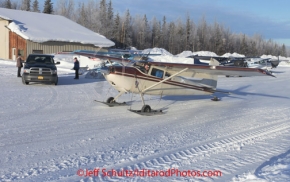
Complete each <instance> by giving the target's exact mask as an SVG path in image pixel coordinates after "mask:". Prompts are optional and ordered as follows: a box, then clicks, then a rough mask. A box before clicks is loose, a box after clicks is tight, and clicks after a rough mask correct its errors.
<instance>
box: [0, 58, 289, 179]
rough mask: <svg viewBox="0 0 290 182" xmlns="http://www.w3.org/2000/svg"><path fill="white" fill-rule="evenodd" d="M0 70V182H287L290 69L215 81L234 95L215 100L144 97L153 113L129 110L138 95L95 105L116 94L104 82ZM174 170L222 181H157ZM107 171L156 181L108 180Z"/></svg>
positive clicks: (63, 72) (62, 72)
mask: <svg viewBox="0 0 290 182" xmlns="http://www.w3.org/2000/svg"><path fill="white" fill-rule="evenodd" d="M60 66H61V65H60ZM0 69H1V72H0V81H1V95H0V100H1V105H0V115H1V117H0V131H1V132H0V181H27V182H28V181H29V182H30V181H250V180H251V181H259V182H260V181H273V180H275V181H289V179H290V112H289V110H290V94H289V90H290V84H289V83H290V81H289V78H290V68H289V67H278V68H276V69H274V75H275V76H276V78H273V77H270V76H262V77H251V78H250V77H248V78H247V77H229V78H227V77H219V80H218V89H220V90H225V91H230V92H231V94H230V95H227V94H220V93H219V94H216V95H217V96H218V97H220V98H221V101H220V102H213V101H211V100H210V99H211V98H212V96H202V97H200V96H185V97H176V96H174V97H173V96H163V97H162V98H161V99H160V97H156V96H146V97H145V99H146V103H147V104H149V105H151V107H152V108H153V109H162V110H163V111H164V112H165V114H163V115H158V116H140V115H138V114H135V113H132V112H130V111H128V109H130V108H132V109H140V108H141V100H140V98H139V96H138V95H132V94H126V95H124V96H122V97H121V98H120V101H121V102H123V101H128V106H122V107H121V106H120V107H113V108H111V107H108V106H106V105H102V104H101V103H97V102H94V100H100V101H104V100H106V99H107V98H108V97H110V96H115V95H116V94H117V92H116V91H115V90H113V89H112V88H111V87H110V86H109V84H108V83H107V82H106V81H104V80H102V79H86V78H84V76H81V77H80V80H74V79H73V77H74V73H73V72H72V70H70V69H66V68H61V69H59V72H58V73H59V84H58V85H57V86H54V85H47V84H38V83H31V84H29V85H23V84H22V82H21V79H19V78H17V77H16V72H17V69H16V67H15V62H12V61H3V60H1V61H0ZM95 169H96V170H100V171H99V173H98V175H95V174H96V173H93V172H94V170H95ZM170 169H178V170H179V171H201V173H202V172H204V171H207V172H216V171H219V172H221V173H220V174H221V175H217V176H211V177H206V176H199V177H198V176H190V175H188V174H186V175H184V176H181V175H176V174H171V175H167V176H164V175H163V176H162V171H163V172H166V171H167V170H170ZM96 170H95V171H96ZM109 170H115V171H126V170H127V171H133V172H134V171H137V170H138V171H142V170H146V171H149V170H150V171H159V175H156V176H152V175H151V176H149V175H148V173H147V175H145V176H140V175H139V176H138V175H135V176H133V177H132V176H113V177H108V176H105V177H104V176H103V175H102V174H104V173H102V171H109ZM86 174H87V176H84V175H86ZM180 174H182V173H180ZM184 174H185V173H184ZM191 174H193V173H191ZM203 174H204V175H205V174H210V173H203Z"/></svg>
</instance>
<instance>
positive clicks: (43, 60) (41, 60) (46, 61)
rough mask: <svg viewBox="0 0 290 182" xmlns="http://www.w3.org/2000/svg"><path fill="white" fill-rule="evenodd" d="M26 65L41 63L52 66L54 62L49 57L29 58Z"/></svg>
mask: <svg viewBox="0 0 290 182" xmlns="http://www.w3.org/2000/svg"><path fill="white" fill-rule="evenodd" d="M26 63H42V64H54V60H53V58H52V57H50V56H40V55H37V56H29V57H28V58H27V60H26Z"/></svg>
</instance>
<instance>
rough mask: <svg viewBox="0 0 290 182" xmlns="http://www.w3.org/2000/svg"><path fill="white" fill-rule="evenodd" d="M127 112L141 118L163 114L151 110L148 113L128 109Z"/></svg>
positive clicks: (160, 111) (159, 111)
mask: <svg viewBox="0 0 290 182" xmlns="http://www.w3.org/2000/svg"><path fill="white" fill-rule="evenodd" d="M128 111H131V112H133V113H136V114H139V115H142V116H156V115H161V114H165V113H164V112H162V110H151V111H150V112H142V111H141V110H134V109H128Z"/></svg>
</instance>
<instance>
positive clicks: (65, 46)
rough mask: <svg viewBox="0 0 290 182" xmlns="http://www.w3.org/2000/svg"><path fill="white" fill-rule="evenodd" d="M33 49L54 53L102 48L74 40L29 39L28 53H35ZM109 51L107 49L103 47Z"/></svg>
mask: <svg viewBox="0 0 290 182" xmlns="http://www.w3.org/2000/svg"><path fill="white" fill-rule="evenodd" d="M33 50H38V51H39V50H42V51H43V54H53V53H58V52H71V51H75V50H90V51H100V48H98V47H96V46H94V45H91V44H81V43H73V42H44V43H36V42H31V41H27V55H28V54H31V53H33ZM101 50H102V51H107V50H106V49H101Z"/></svg>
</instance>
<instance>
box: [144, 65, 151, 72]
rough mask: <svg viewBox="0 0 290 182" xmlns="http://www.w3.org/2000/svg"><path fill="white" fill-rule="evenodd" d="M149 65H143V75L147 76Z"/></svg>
mask: <svg viewBox="0 0 290 182" xmlns="http://www.w3.org/2000/svg"><path fill="white" fill-rule="evenodd" d="M149 68H150V67H149V64H147V63H145V65H144V73H146V74H148V71H149Z"/></svg>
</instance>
